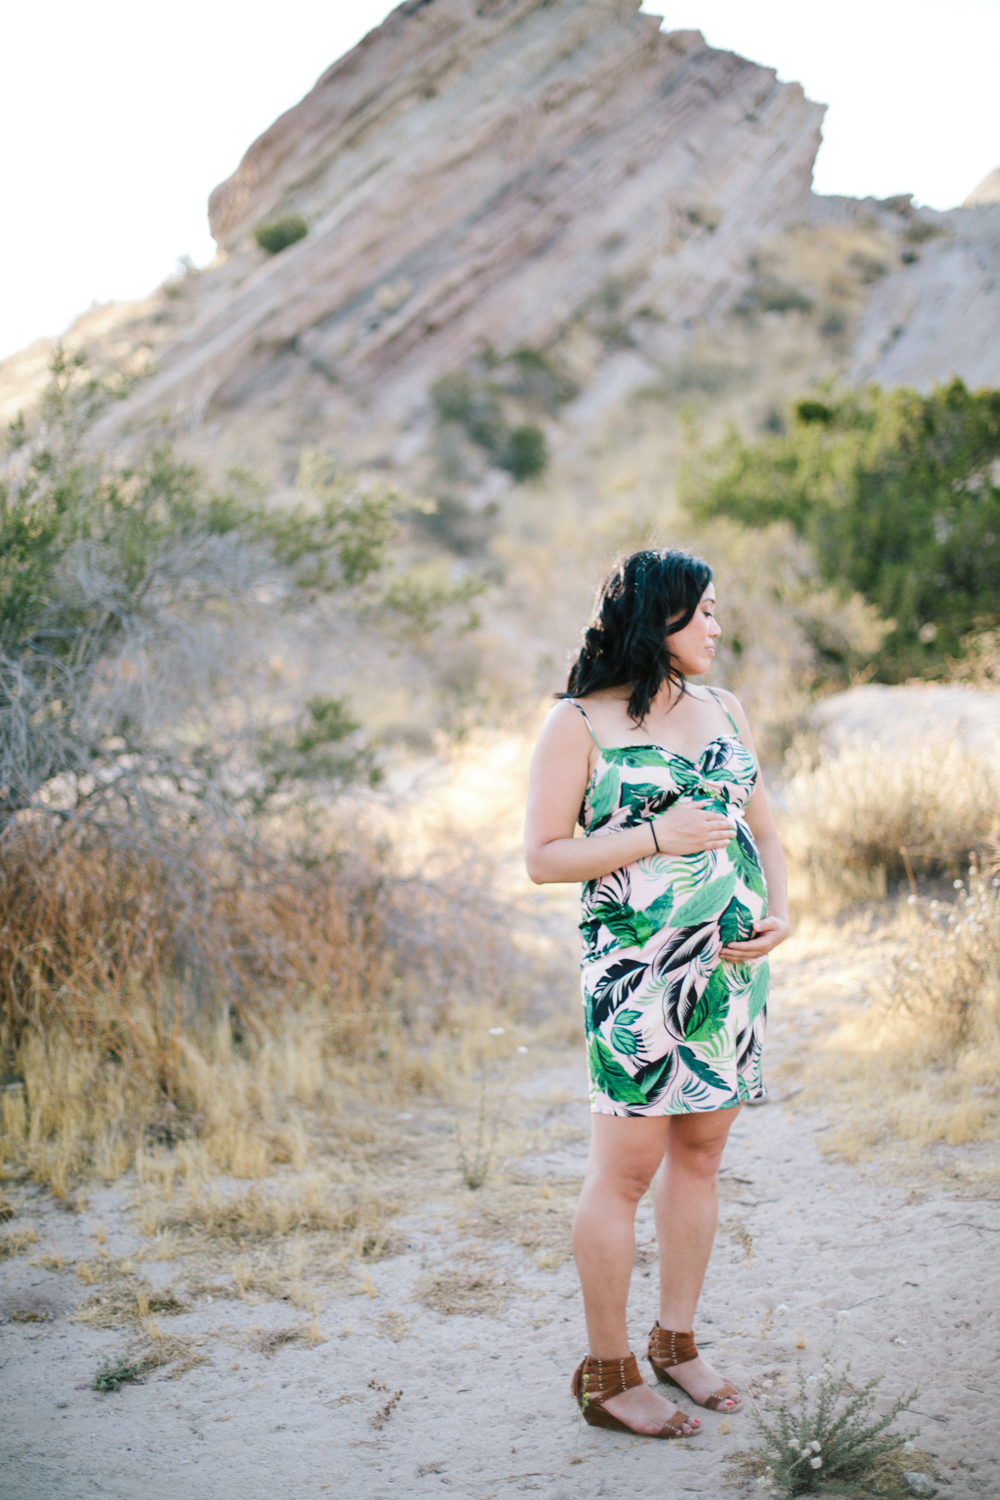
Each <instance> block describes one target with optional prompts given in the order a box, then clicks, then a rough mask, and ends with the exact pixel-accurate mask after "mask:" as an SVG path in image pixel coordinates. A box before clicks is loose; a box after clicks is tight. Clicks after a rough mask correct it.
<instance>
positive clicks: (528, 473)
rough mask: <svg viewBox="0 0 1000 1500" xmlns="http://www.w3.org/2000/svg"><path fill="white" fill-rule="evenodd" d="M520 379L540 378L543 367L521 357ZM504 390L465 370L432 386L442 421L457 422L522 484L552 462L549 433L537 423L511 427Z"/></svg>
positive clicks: (438, 414) (499, 466)
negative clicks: (546, 437)
mask: <svg viewBox="0 0 1000 1500" xmlns="http://www.w3.org/2000/svg"><path fill="white" fill-rule="evenodd" d="M517 359H518V366H517V368H518V370H519V376H523V374H524V370H525V369H527V371H528V373H529V376H531V377H532V378H540V366H539V365H538V362H537V361H536V360H535V359H534V358H533V357H532V358H531V359H525V358H524V351H521V353H520V354H519V355H518V356H517ZM500 394H501V392H500V388H499V387H498V386H497V385H496V384H495V383H494V382H492V381H486V380H474V379H473V378H472V376H471V375H468V374H467V373H466V372H465V371H462V370H460V371H456V372H454V373H452V374H450V375H442V376H441V377H440V379H438V380H436V381H435V382H434V384H433V385H432V386H431V403H432V405H433V407H434V412H435V415H436V417H437V419H438V421H439V422H442V423H446V422H456V423H459V424H460V425H461V426H462V427H464V428H465V431H466V433H467V434H468V436H469V438H470V439H471V441H472V442H474V443H475V444H476V445H477V446H478V447H480V448H482V449H483V450H484V452H486V453H488V454H489V456H490V459H491V461H492V462H493V463H494V464H495V465H496V466H497V468H499V469H506V470H507V472H508V473H509V474H512V475H513V476H514V478H515V479H516V480H517V481H518V483H520V482H521V481H522V480H525V479H533V478H535V476H536V475H538V474H540V473H541V472H542V470H543V469H544V468H545V465H546V464H547V462H548V451H547V448H546V443H545V434H544V433H543V432H542V429H541V428H540V427H538V426H536V425H535V423H533V422H526V423H523V424H522V425H521V426H518V427H513V428H512V427H511V426H510V424H509V422H508V421H507V417H506V415H505V413H504V409H503V406H502V404H501V401H500Z"/></svg>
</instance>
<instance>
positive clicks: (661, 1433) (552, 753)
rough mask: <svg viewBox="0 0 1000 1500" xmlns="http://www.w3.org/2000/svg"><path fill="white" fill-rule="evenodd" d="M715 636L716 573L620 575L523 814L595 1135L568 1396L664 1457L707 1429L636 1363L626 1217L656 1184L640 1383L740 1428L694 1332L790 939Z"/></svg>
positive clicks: (771, 843)
mask: <svg viewBox="0 0 1000 1500" xmlns="http://www.w3.org/2000/svg"><path fill="white" fill-rule="evenodd" d="M720 634H721V630H720V627H719V625H718V623H717V621H716V619H715V590H714V587H713V585H712V570H711V568H709V566H708V564H707V563H705V562H702V561H701V560H700V559H699V558H695V557H690V556H689V555H688V554H687V553H684V552H675V551H661V550H647V551H643V552H636V553H634V554H633V555H632V556H631V557H629V558H626V560H625V561H624V562H623V563H621V564H620V565H619V566H618V567H617V568H616V569H615V570H614V572H613V573H612V574H611V576H610V577H609V578H608V579H607V580H606V582H605V583H604V585H603V587H602V589H601V592H600V594H599V596H598V600H597V605H596V609H595V612H594V617H593V620H592V623H591V625H590V627H589V628H588V630H587V632H586V634H585V636H584V642H583V646H582V648H581V650H580V653H579V655H578V657H577V659H576V661H575V662H574V664H573V666H572V668H571V670H570V674H569V683H568V688H569V691H568V692H567V693H566V694H565V695H564V697H563V698H562V701H561V702H560V703H558V704H557V705H556V707H555V708H553V709H552V711H551V713H550V714H549V717H548V719H547V720H546V723H545V726H544V728H543V730H542V734H541V737H540V739H539V742H538V747H537V749H536V751H535V757H534V760H533V762H532V773H531V790H530V794H529V804H528V819H527V833H526V861H527V867H528V873H529V875H530V876H531V879H532V880H533V881H535V882H536V883H537V884H545V883H548V882H553V881H575V880H579V881H582V882H583V908H582V916H581V922H580V927H581V931H582V934H583V960H582V965H581V968H582V979H583V1006H584V1024H585V1029H586V1040H587V1056H588V1063H589V1069H590V1101H591V1102H590V1108H591V1110H592V1112H593V1122H592V1123H593V1129H592V1133H591V1145H590V1156H589V1160H588V1163H587V1172H586V1176H585V1179H584V1184H583V1191H582V1193H581V1196H580V1203H579V1207H578V1209H577V1213H576V1219H575V1221H574V1225H573V1253H574V1257H575V1259H576V1265H577V1270H578V1272H579V1276H580V1282H581V1286H582V1288H583V1300H584V1309H585V1312H586V1319H587V1336H588V1341H589V1353H588V1355H587V1358H586V1359H585V1360H584V1361H583V1363H582V1364H581V1365H580V1367H579V1369H578V1370H577V1371H576V1372H575V1374H574V1376H573V1386H572V1389H573V1394H574V1395H575V1396H576V1398H577V1400H578V1401H579V1403H580V1406H581V1408H582V1411H583V1415H584V1418H585V1419H586V1420H587V1421H588V1422H589V1423H591V1424H592V1425H594V1426H599V1427H610V1428H613V1429H614V1430H615V1431H625V1432H635V1433H641V1434H643V1435H647V1436H653V1437H662V1438H672V1437H682V1436H690V1435H691V1434H693V1433H695V1432H696V1431H697V1429H698V1428H699V1427H700V1425H701V1423H700V1421H699V1419H698V1418H697V1417H689V1416H687V1415H686V1414H685V1413H684V1412H682V1411H678V1409H677V1408H676V1406H674V1405H673V1404H672V1403H671V1402H670V1401H668V1400H666V1399H665V1398H664V1397H663V1396H661V1395H660V1394H659V1393H658V1392H657V1391H655V1390H654V1389H652V1388H651V1387H650V1386H648V1385H646V1384H645V1383H644V1381H643V1379H642V1376H641V1375H640V1374H639V1369H638V1365H637V1363H636V1359H635V1356H634V1355H633V1353H632V1351H631V1350H630V1348H629V1342H628V1334H627V1332H626V1326H625V1310H626V1302H627V1298H628V1289H629V1281H630V1278H631V1274H632V1262H633V1258H634V1253H635V1238H634V1221H635V1211H636V1206H637V1204H638V1202H639V1199H640V1198H641V1197H642V1195H643V1193H645V1191H646V1190H647V1188H648V1187H649V1185H650V1183H651V1182H652V1181H653V1178H654V1176H655V1178H656V1187H655V1190H654V1196H655V1212H656V1233H657V1240H658V1243H659V1253H660V1305H659V1314H658V1317H657V1320H656V1321H655V1322H654V1324H653V1328H652V1331H651V1333H650V1335H649V1348H648V1358H649V1362H650V1364H651V1365H652V1368H653V1372H654V1374H655V1375H656V1377H657V1379H658V1380H660V1381H663V1382H665V1383H667V1384H669V1385H671V1386H674V1387H679V1388H680V1389H681V1390H682V1391H683V1392H684V1393H685V1394H686V1396H687V1397H688V1398H689V1399H690V1400H691V1401H693V1402H695V1403H696V1404H697V1405H699V1406H703V1407H707V1408H708V1409H709V1410H710V1411H719V1412H723V1413H728V1412H733V1411H736V1410H737V1409H738V1408H739V1406H740V1405H741V1400H740V1396H739V1395H738V1393H737V1391H736V1388H735V1387H734V1386H733V1385H732V1384H731V1383H729V1382H728V1381H727V1380H726V1379H725V1378H724V1377H723V1376H722V1375H721V1374H720V1373H719V1372H718V1371H717V1370H715V1369H713V1368H712V1366H711V1365H709V1364H707V1363H706V1362H705V1361H704V1360H703V1359H702V1358H701V1357H700V1355H699V1353H698V1349H697V1346H696V1344H695V1340H694V1314H695V1307H696V1305H697V1302H698V1297H699V1294H700V1292H701V1285H702V1281H703V1280H704V1276H705V1268H706V1266H707V1264H708V1257H709V1253H710V1251H711V1248H712V1240H713V1238H714V1235H715V1227H716V1221H717V1218H718V1197H717V1191H716V1172H717V1170H718V1166H719V1161H720V1159H721V1157H722V1151H723V1148H724V1146H725V1144H726V1137H727V1135H728V1133H729V1129H730V1127H731V1125H732V1123H733V1121H734V1120H735V1118H736V1115H737V1113H738V1112H739V1109H740V1105H741V1104H743V1103H746V1102H748V1101H752V1100H756V1099H760V1098H762V1097H763V1094H764V1085H763V1083H762V1081H761V1041H762V1037H763V1032H764V1019H765V1012H766V1003H767V984H768V961H767V954H768V953H769V952H770V951H771V949H772V948H775V947H777V945H778V944H779V943H780V942H781V941H782V940H783V939H784V938H785V937H786V936H787V934H788V916H787V905H786V896H785V861H784V855H783V854H782V850H781V845H780V843H779V841H778V836H777V833H776V831H775V827H774V823H773V821H772V819H771V814H770V811H769V809H768V805H767V800H766V797H765V794H764V790H763V788H762V786H761V785H760V783H759V779H758V771H757V760H756V756H755V753H754V747H753V740H752V738H751V734H750V726H749V725H748V723H747V720H746V716H745V715H744V713H743V710H742V708H741V707H740V705H739V703H738V702H737V700H736V699H735V698H734V697H733V695H732V694H731V693H726V692H722V691H721V690H716V689H713V688H707V687H703V686H698V685H692V683H691V681H690V679H691V678H696V677H700V676H701V675H702V674H703V673H704V672H707V671H708V669H709V667H710V666H711V664H712V659H713V657H714V655H715V644H714V643H715V641H716V640H717V639H718V637H719V635H720ZM577 823H579V824H580V826H581V828H582V830H583V833H584V835H585V837H583V838H576V837H574V829H575V827H576V825H577Z"/></svg>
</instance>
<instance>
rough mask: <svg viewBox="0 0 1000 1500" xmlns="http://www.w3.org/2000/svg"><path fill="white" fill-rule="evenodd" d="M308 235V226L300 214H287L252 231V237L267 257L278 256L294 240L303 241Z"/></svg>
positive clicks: (293, 242) (292, 243)
mask: <svg viewBox="0 0 1000 1500" xmlns="http://www.w3.org/2000/svg"><path fill="white" fill-rule="evenodd" d="M308 233H309V225H308V224H307V223H306V221H305V219H303V217H302V215H301V214H288V215H287V216H286V217H285V218H283V219H275V221H274V223H273V224H260V225H259V226H258V227H257V228H256V229H255V230H254V232H253V237H254V239H255V240H256V241H257V244H258V245H259V246H260V248H261V249H262V250H266V251H267V253H268V255H278V254H280V252H281V251H282V250H287V249H288V247H289V245H294V244H295V242H296V240H303V239H305V237H306V235H307V234H308Z"/></svg>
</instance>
